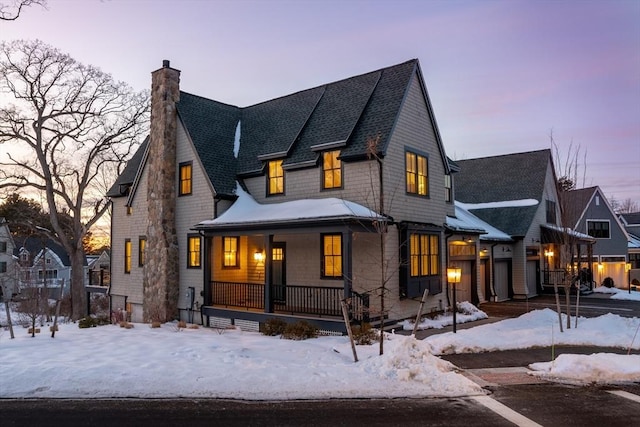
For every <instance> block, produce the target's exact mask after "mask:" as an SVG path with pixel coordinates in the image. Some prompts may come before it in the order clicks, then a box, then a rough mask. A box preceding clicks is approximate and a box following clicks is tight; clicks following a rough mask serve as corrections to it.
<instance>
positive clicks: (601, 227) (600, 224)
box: [587, 220, 611, 239]
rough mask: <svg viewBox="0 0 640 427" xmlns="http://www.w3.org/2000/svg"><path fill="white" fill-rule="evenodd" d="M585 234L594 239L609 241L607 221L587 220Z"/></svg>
mask: <svg viewBox="0 0 640 427" xmlns="http://www.w3.org/2000/svg"><path fill="white" fill-rule="evenodd" d="M587 234H588V235H589V236H591V237H595V238H596V239H610V238H611V232H610V229H609V221H590V220H587Z"/></svg>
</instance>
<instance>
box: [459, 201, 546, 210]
mask: <svg viewBox="0 0 640 427" xmlns="http://www.w3.org/2000/svg"><path fill="white" fill-rule="evenodd" d="M538 203H539V202H538V201H537V200H536V199H520V200H504V201H501V202H486V203H462V202H456V207H457V206H458V205H459V206H460V207H461V208H463V209H465V210H472V209H495V208H522V207H528V206H535V205H537V204H538Z"/></svg>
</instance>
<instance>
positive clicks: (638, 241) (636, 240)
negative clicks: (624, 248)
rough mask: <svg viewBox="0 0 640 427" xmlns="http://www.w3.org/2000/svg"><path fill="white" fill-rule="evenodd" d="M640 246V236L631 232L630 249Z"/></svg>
mask: <svg viewBox="0 0 640 427" xmlns="http://www.w3.org/2000/svg"><path fill="white" fill-rule="evenodd" d="M636 248H640V237H638V236H636V235H635V234H631V233H629V249H636Z"/></svg>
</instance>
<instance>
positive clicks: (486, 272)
mask: <svg viewBox="0 0 640 427" xmlns="http://www.w3.org/2000/svg"><path fill="white" fill-rule="evenodd" d="M455 163H456V164H457V165H458V167H459V168H460V172H459V173H457V174H456V176H455V179H456V187H455V189H456V193H455V199H456V204H457V206H459V207H460V208H463V209H465V210H466V211H468V212H469V213H471V214H473V215H475V216H476V217H478V218H479V219H481V220H482V221H484V222H486V223H487V224H490V225H491V226H492V227H495V228H496V229H497V230H499V231H500V232H503V233H505V234H506V235H507V236H509V237H510V239H511V241H507V240H504V239H503V237H501V239H502V240H493V241H490V240H487V241H486V242H484V243H483V242H482V234H479V242H480V243H478V244H475V245H476V250H478V248H479V255H469V256H470V258H469V261H471V262H472V264H470V263H469V262H467V264H466V265H465V264H463V265H462V267H463V274H464V271H465V270H466V271H467V272H468V274H469V275H470V276H471V286H472V287H474V289H477V290H476V292H477V293H478V295H479V297H480V296H482V297H483V298H484V300H486V301H489V300H491V301H503V300H507V299H509V298H527V297H531V296H534V295H537V294H539V293H540V292H542V290H543V287H544V286H548V285H551V284H552V283H553V282H554V281H557V280H560V278H556V276H555V275H554V274H552V273H553V272H554V271H560V270H561V269H562V268H563V267H564V266H563V265H561V262H560V257H559V256H558V255H559V254H560V251H561V250H563V247H564V246H565V245H564V242H565V241H566V239H565V238H564V237H565V236H566V235H567V234H571V235H572V236H575V240H576V246H578V247H582V248H583V249H582V250H583V252H585V253H586V252H587V251H588V248H589V247H590V246H591V244H592V242H593V239H591V238H589V236H584V235H579V234H577V233H573V232H571V231H570V230H569V232H568V231H567V230H566V229H564V228H563V227H562V223H561V210H560V203H559V197H558V193H557V189H556V182H557V180H556V174H555V170H554V165H553V160H552V156H551V151H550V150H548V149H545V150H538V151H530V152H525V153H515V154H507V155H501V156H492V157H483V158H477V159H469V160H457V161H456V162H455ZM452 238H453V239H454V240H453V242H451V243H454V242H455V241H456V237H455V236H453V237H452ZM472 240H473V238H472ZM451 243H450V244H451ZM483 249H484V250H483ZM450 250H451V248H450ZM483 253H484V255H483ZM476 254H478V251H476ZM487 267H490V268H487ZM480 302H482V299H481V300H480Z"/></svg>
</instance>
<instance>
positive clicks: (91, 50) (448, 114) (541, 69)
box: [0, 0, 640, 203]
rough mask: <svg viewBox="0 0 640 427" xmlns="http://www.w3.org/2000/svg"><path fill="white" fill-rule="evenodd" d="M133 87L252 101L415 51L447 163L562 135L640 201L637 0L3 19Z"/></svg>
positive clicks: (604, 180) (329, 0)
mask: <svg viewBox="0 0 640 427" xmlns="http://www.w3.org/2000/svg"><path fill="white" fill-rule="evenodd" d="M34 38H38V39H40V40H43V41H45V42H46V43H48V44H50V45H52V46H54V47H56V48H59V49H60V50H62V51H64V52H67V53H69V54H70V55H71V56H72V57H74V58H75V59H77V60H78V61H80V62H83V63H85V64H92V65H96V66H98V67H100V68H101V69H102V70H103V71H106V72H109V73H111V74H113V76H114V77H115V78H116V79H118V80H123V81H126V82H127V83H129V84H130V85H132V86H133V87H134V88H135V89H146V88H149V87H150V85H151V77H150V73H151V71H153V70H155V69H157V68H160V66H161V64H162V60H163V59H169V60H170V61H171V66H173V67H175V68H178V69H180V70H181V71H182V77H181V88H182V90H185V91H187V92H191V93H195V94H198V95H201V96H204V97H207V98H212V99H215V100H218V101H221V102H225V103H229V104H234V105H238V106H247V105H251V104H254V103H258V102H261V101H265V100H268V99H272V98H275V97H279V96H282V95H286V94H289V93H292V92H296V91H299V90H303V89H307V88H310V87H314V86H317V85H320V84H324V83H328V82H332V81H335V80H340V79H343V78H346V77H350V76H353V75H357V74H361V73H365V72H368V71H372V70H375V69H378V68H382V67H386V66H389V65H394V64H397V63H400V62H404V61H406V60H408V59H411V58H418V59H419V60H420V64H421V67H422V71H423V73H424V78H425V81H426V84H427V88H428V91H429V95H430V97H431V101H432V104H433V107H434V110H435V115H436V119H437V121H438V125H439V127H440V132H441V134H442V138H443V142H444V145H445V150H446V152H447V154H448V155H449V156H450V157H451V158H453V159H469V158H476V157H485V156H493V155H498V154H508V153H514V152H522V151H530V150H538V149H543V148H551V144H550V138H549V135H550V134H551V132H552V131H553V135H554V138H555V141H556V143H557V144H558V145H559V147H560V154H561V157H562V158H561V160H564V159H565V158H566V156H567V155H568V149H569V146H570V145H571V144H573V147H574V149H575V147H579V149H580V150H581V156H580V162H581V163H582V160H583V157H584V156H583V155H584V154H586V165H582V164H581V165H580V168H581V171H580V181H582V175H584V182H578V186H579V187H588V186H592V185H598V186H600V187H601V188H602V189H603V191H604V193H605V195H606V196H607V197H608V198H609V200H611V199H615V200H617V201H623V200H626V199H631V200H632V201H634V202H636V203H640V1H638V0H568V1H562V0H558V1H551V0H536V1H533V0H532V1H516V0H497V1H492V0H486V1H479V0H478V1H455V0H452V1H440V0H422V1H418V0H396V1H383V0H378V1H375V0H373V1H358V0H351V1H349V0H345V1H337V0H324V1H312V0H307V1H304V0H300V1H282V0H264V1H255V0H239V1H225V0H211V1H206V0H200V1H196V0H181V1H177V0H176V1H169V0H155V1H153V0H127V1H125V0H111V1H109V0H103V1H100V0H49V6H48V10H44V9H42V8H39V7H31V8H28V9H25V10H24V12H23V14H22V16H21V17H20V18H19V19H18V20H16V21H12V22H0V39H1V40H13V39H34Z"/></svg>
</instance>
